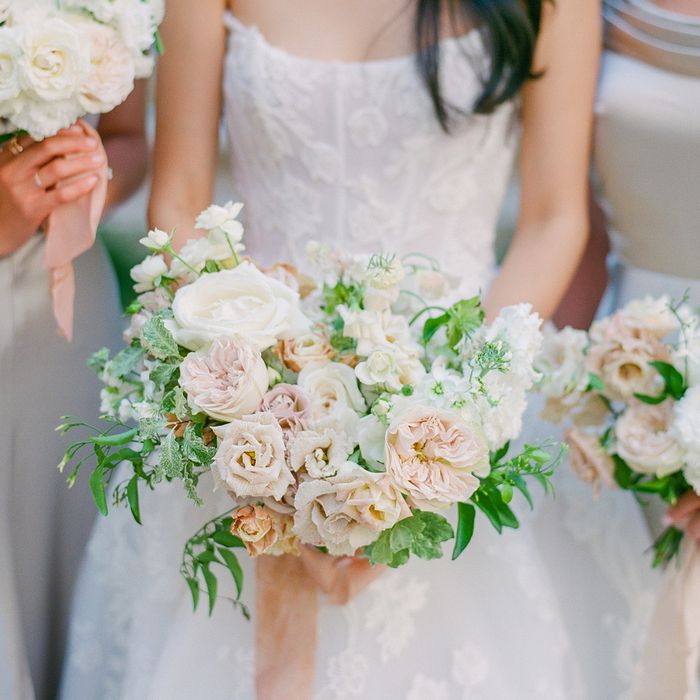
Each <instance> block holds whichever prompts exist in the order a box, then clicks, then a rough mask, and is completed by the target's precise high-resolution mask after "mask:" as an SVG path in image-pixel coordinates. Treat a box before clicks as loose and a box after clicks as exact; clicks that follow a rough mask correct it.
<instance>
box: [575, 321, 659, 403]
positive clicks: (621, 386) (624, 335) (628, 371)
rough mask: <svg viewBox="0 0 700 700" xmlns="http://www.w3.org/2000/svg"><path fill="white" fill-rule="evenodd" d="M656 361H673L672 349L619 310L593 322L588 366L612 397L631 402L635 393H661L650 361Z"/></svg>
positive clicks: (657, 377)
mask: <svg viewBox="0 0 700 700" xmlns="http://www.w3.org/2000/svg"><path fill="white" fill-rule="evenodd" d="M654 360H661V361H664V362H670V361H671V354H670V352H669V349H668V348H667V347H666V346H665V345H664V344H663V343H661V342H660V341H659V340H658V338H657V337H656V336H655V335H654V334H653V333H651V332H648V331H646V330H644V329H643V328H639V327H635V326H632V325H630V324H628V323H627V322H626V321H625V318H624V316H623V315H621V314H620V313H617V314H615V315H614V316H611V317H610V318H608V319H604V320H603V321H599V322H597V323H595V324H593V326H592V328H591V347H590V349H589V352H588V357H587V369H588V370H589V371H590V372H593V373H594V374H597V375H598V376H599V377H600V378H601V379H602V380H603V382H604V384H605V390H604V392H603V393H604V394H605V395H606V396H607V397H608V398H609V399H611V400H613V401H629V400H631V399H633V398H634V395H635V394H652V395H653V394H656V393H658V391H659V389H660V380H659V376H658V372H657V371H656V370H655V369H654V368H653V367H652V366H651V365H650V364H649V363H650V362H652V361H654Z"/></svg>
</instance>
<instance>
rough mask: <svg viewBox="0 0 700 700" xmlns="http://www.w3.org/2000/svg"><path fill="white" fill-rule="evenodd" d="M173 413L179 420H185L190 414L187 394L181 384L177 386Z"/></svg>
mask: <svg viewBox="0 0 700 700" xmlns="http://www.w3.org/2000/svg"><path fill="white" fill-rule="evenodd" d="M173 413H174V414H175V417H176V418H177V419H178V420H184V419H185V418H187V417H188V416H189V414H190V408H189V406H188V405H187V396H185V392H184V391H183V390H182V388H181V387H179V386H178V387H176V388H175V409H174V410H173Z"/></svg>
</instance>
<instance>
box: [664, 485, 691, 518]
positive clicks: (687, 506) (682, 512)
mask: <svg viewBox="0 0 700 700" xmlns="http://www.w3.org/2000/svg"><path fill="white" fill-rule="evenodd" d="M697 510H700V496H698V495H697V494H696V493H695V492H694V491H689V492H688V493H686V494H684V495H683V496H681V497H680V498H679V499H678V503H676V505H675V506H671V508H669V509H668V511H667V512H666V517H665V519H664V521H665V522H666V524H668V525H677V524H678V523H681V522H683V521H684V520H685V519H686V518H687V517H688V516H689V515H692V514H693V513H694V512H695V511H697Z"/></svg>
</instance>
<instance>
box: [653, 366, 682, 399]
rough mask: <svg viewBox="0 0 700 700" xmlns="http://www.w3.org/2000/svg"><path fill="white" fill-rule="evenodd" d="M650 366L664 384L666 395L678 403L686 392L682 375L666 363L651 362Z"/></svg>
mask: <svg viewBox="0 0 700 700" xmlns="http://www.w3.org/2000/svg"><path fill="white" fill-rule="evenodd" d="M650 364H651V366H652V367H653V368H654V369H655V370H656V371H657V372H658V373H659V374H660V375H661V377H662V378H663V380H664V382H665V383H666V393H667V394H668V395H669V396H672V397H673V398H674V399H675V400H676V401H680V400H681V399H682V398H683V396H684V394H685V390H686V386H685V379H683V375H682V374H681V373H680V372H679V371H678V370H677V369H676V368H675V367H674V366H673V365H671V364H669V363H668V362H651V363H650Z"/></svg>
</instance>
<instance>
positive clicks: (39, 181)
mask: <svg viewBox="0 0 700 700" xmlns="http://www.w3.org/2000/svg"><path fill="white" fill-rule="evenodd" d="M106 165H107V157H106V155H105V153H104V152H103V151H102V149H99V150H97V151H95V152H94V153H87V154H85V155H80V156H73V157H72V158H54V159H53V160H52V161H51V162H50V163H48V164H47V165H44V166H43V167H42V168H39V169H38V170H37V171H35V173H36V174H35V175H33V176H32V179H33V181H34V184H35V185H36V186H38V187H41V188H43V189H45V190H48V189H51V188H52V187H54V185H57V184H58V183H59V182H62V181H65V180H70V179H71V178H74V177H75V176H77V175H83V174H88V173H92V172H94V171H96V170H99V169H100V168H103V167H104V166H106Z"/></svg>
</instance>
